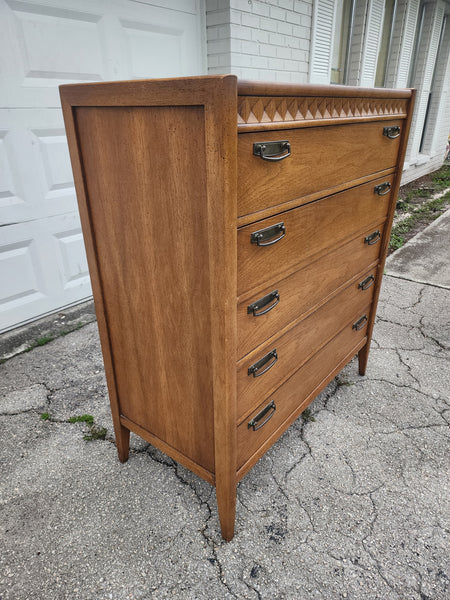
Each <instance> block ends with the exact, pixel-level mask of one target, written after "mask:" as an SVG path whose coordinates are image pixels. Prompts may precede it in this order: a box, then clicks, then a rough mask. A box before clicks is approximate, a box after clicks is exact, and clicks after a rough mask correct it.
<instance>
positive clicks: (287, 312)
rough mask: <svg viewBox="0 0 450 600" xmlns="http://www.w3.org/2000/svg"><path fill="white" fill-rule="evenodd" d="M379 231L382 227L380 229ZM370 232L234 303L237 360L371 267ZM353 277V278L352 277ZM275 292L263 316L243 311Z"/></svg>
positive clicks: (375, 255) (373, 255) (373, 253)
mask: <svg viewBox="0 0 450 600" xmlns="http://www.w3.org/2000/svg"><path fill="white" fill-rule="evenodd" d="M379 228H380V231H381V232H382V231H383V226H382V225H380V227H379ZM370 233H372V228H371V229H367V230H366V231H364V232H363V233H362V234H361V233H360V234H359V235H357V236H356V237H355V238H353V239H352V240H350V241H349V242H346V243H344V244H343V245H342V246H340V247H339V248H337V249H336V250H335V251H334V252H332V253H328V254H325V255H322V256H320V257H319V258H318V259H317V260H315V261H313V262H309V263H308V264H307V265H306V266H304V267H303V268H301V269H299V270H298V271H295V272H294V273H292V275H289V276H288V277H285V278H284V279H282V280H280V281H275V282H273V283H271V284H270V285H268V286H265V287H264V286H263V287H261V288H258V289H256V288H254V289H252V290H251V292H250V293H247V294H243V295H242V296H241V297H240V298H239V299H238V308H237V324H238V327H237V329H238V357H239V358H242V357H243V356H245V355H246V354H248V353H249V352H250V351H251V350H253V349H254V348H256V346H257V345H258V344H260V343H262V342H263V341H264V340H266V339H268V338H269V337H271V336H273V335H276V334H277V333H280V332H281V331H282V330H283V329H284V328H285V327H286V326H289V324H290V323H291V322H294V321H297V320H298V319H300V318H304V317H306V316H307V314H308V313H309V312H311V311H312V310H316V309H317V308H318V307H319V306H320V305H321V304H323V303H324V302H326V301H327V300H329V299H330V298H331V297H332V296H334V295H335V294H337V293H339V292H340V291H341V290H342V289H343V287H344V286H345V285H346V283H347V282H348V281H349V280H350V279H351V278H352V276H354V274H355V273H358V272H359V270H360V269H361V267H363V268H364V270H366V267H369V266H372V265H373V266H374V268H375V269H376V265H377V262H376V261H377V259H378V256H379V253H380V245H379V244H374V245H373V246H368V245H367V244H365V243H364V238H365V237H366V236H367V235H369V234H370ZM356 277H357V276H356ZM274 290H277V291H278V293H279V297H280V300H279V303H278V304H277V306H276V307H275V308H274V309H273V310H271V311H270V312H268V313H266V314H265V315H262V316H259V317H254V316H253V314H249V313H248V311H247V307H248V306H249V305H250V304H252V303H253V302H255V301H257V300H258V299H260V298H262V297H264V296H265V295H266V294H269V293H270V292H272V291H274Z"/></svg>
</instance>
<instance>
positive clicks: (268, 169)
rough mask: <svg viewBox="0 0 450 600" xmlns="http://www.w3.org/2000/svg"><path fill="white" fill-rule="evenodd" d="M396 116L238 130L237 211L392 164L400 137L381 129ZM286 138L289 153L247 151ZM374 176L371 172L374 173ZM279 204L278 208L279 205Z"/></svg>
mask: <svg viewBox="0 0 450 600" xmlns="http://www.w3.org/2000/svg"><path fill="white" fill-rule="evenodd" d="M402 123H403V121H402V120H401V119H398V120H394V121H383V122H374V123H361V124H357V125H334V126H330V127H318V128H309V129H295V130H291V131H290V130H285V131H268V132H263V133H261V132H258V133H240V134H239V138H238V216H241V215H248V214H251V213H255V212H257V211H260V210H263V209H264V208H267V207H269V206H273V205H277V206H279V205H282V204H283V203H285V202H289V201H291V200H293V199H295V198H301V197H303V196H307V195H308V194H312V193H314V192H316V191H318V190H323V189H327V188H330V187H332V186H335V185H338V184H340V183H345V182H348V183H350V182H351V181H352V180H353V179H356V178H357V177H361V176H363V175H369V174H376V173H377V172H379V171H383V170H384V169H388V168H390V167H393V166H395V164H396V162H397V156H398V150H399V146H400V138H397V139H394V140H391V139H388V138H387V137H386V136H384V135H383V128H384V127H387V126H393V125H399V126H400V127H401V126H402ZM274 140H289V143H290V144H291V156H289V157H288V158H286V159H284V160H282V161H279V162H269V161H266V160H262V159H261V158H260V157H258V156H254V155H253V144H254V143H261V142H268V141H274ZM375 177H376V175H375ZM280 210H283V208H282V207H280Z"/></svg>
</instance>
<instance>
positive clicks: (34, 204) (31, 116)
mask: <svg viewBox="0 0 450 600" xmlns="http://www.w3.org/2000/svg"><path fill="white" fill-rule="evenodd" d="M30 122H34V124H35V126H36V127H33V128H30V127H27V124H28V123H30ZM8 124H9V125H10V129H9V130H6V129H1V130H0V132H1V133H0V166H1V167H2V168H1V169H0V173H1V175H0V225H3V226H4V225H5V224H8V223H22V222H25V221H31V220H33V219H39V218H45V217H51V216H54V215H61V214H64V213H71V212H74V211H77V202H76V195H75V188H74V185H73V178H72V169H71V166H70V158H69V152H68V148H67V139H66V135H65V130H64V127H63V119H62V114H61V110H59V109H34V110H32V109H14V110H8V111H6V110H0V127H2V126H4V125H8Z"/></svg>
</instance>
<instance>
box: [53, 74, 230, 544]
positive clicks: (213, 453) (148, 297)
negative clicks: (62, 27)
mask: <svg viewBox="0 0 450 600" xmlns="http://www.w3.org/2000/svg"><path fill="white" fill-rule="evenodd" d="M61 98H62V104H63V109H64V117H65V123H66V128H67V132H68V139H69V145H70V151H71V159H72V164H73V168H74V175H75V183H76V188H77V195H78V201H79V206H80V214H81V217H82V225H83V232H84V235H85V240H86V250H87V254H88V256H89V265H90V269H91V276H92V279H93V289H94V295H95V298H96V308H97V314H98V318H99V330H100V336H101V340H102V349H103V355H104V361H105V370H106V373H107V378H108V385H109V391H110V399H111V407H112V414H113V420H114V428H115V432H116V441H117V444H118V450H119V457H120V458H121V460H125V459H126V457H127V453H128V437H127V436H128V435H129V433H128V434H127V433H126V429H127V427H129V428H130V429H131V430H133V431H136V432H138V433H139V432H140V433H141V435H142V433H143V432H145V436H146V439H152V443H154V444H155V445H156V446H157V447H160V448H161V449H162V450H163V451H166V452H168V453H169V454H170V455H171V456H173V457H174V458H175V460H180V457H181V459H182V461H181V462H183V461H184V464H189V463H193V464H196V465H197V468H196V472H197V473H199V474H200V475H202V474H206V476H205V478H207V480H209V481H211V480H214V482H215V485H216V493H217V503H218V507H219V516H220V521H221V527H222V534H223V536H224V538H225V539H231V538H232V537H233V532H234V513H235V504H236V442H235V439H236V414H235V410H236V383H235V381H236V369H235V366H234V365H235V360H236V359H235V356H236V354H235V349H236V319H235V306H236V305H235V302H236V300H235V299H236V264H237V261H236V201H235V198H236V145H237V139H236V112H237V93H236V78H235V77H234V76H224V77H210V78H209V77H207V78H196V79H186V80H180V81H176V80H162V81H154V82H152V81H138V82H117V83H111V84H109V83H107V84H87V85H69V86H62V88H61ZM131 107H133V108H131ZM183 116H184V118H183ZM186 138H188V139H189V144H188V146H187V145H186V143H185V142H186ZM150 140H151V143H149V141H150ZM224 198H225V199H227V201H226V202H225V201H224ZM195 222H196V224H195ZM211 231H214V232H215V235H214V237H213V236H211V235H210V232H211ZM149 232H151V235H149ZM205 233H206V237H205ZM109 252H111V253H112V254H110V255H109V256H108V253H109ZM180 253H181V254H180ZM182 257H183V258H182ZM115 286H116V287H115ZM194 304H195V305H196V306H197V308H194ZM195 311H197V315H198V316H197V318H196V319H192V314H193V312H195ZM186 315H188V316H187V317H186ZM201 362H203V365H201V366H200V363H201ZM182 382H184V383H183V384H182V385H180V384H181V383H182ZM158 440H160V442H159V441H158ZM172 448H173V450H172ZM183 457H184V458H183ZM207 473H212V475H213V476H210V475H207Z"/></svg>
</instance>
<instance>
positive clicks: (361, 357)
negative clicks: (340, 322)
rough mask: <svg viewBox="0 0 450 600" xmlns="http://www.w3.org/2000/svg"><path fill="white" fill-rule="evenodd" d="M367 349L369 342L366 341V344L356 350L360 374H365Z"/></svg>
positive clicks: (367, 356)
mask: <svg viewBox="0 0 450 600" xmlns="http://www.w3.org/2000/svg"><path fill="white" fill-rule="evenodd" d="M369 349H370V343H369V342H367V343H366V345H365V346H363V347H362V348H361V350H360V351H359V352H358V363H359V374H360V375H365V374H366V368H367V361H368V359H369Z"/></svg>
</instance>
